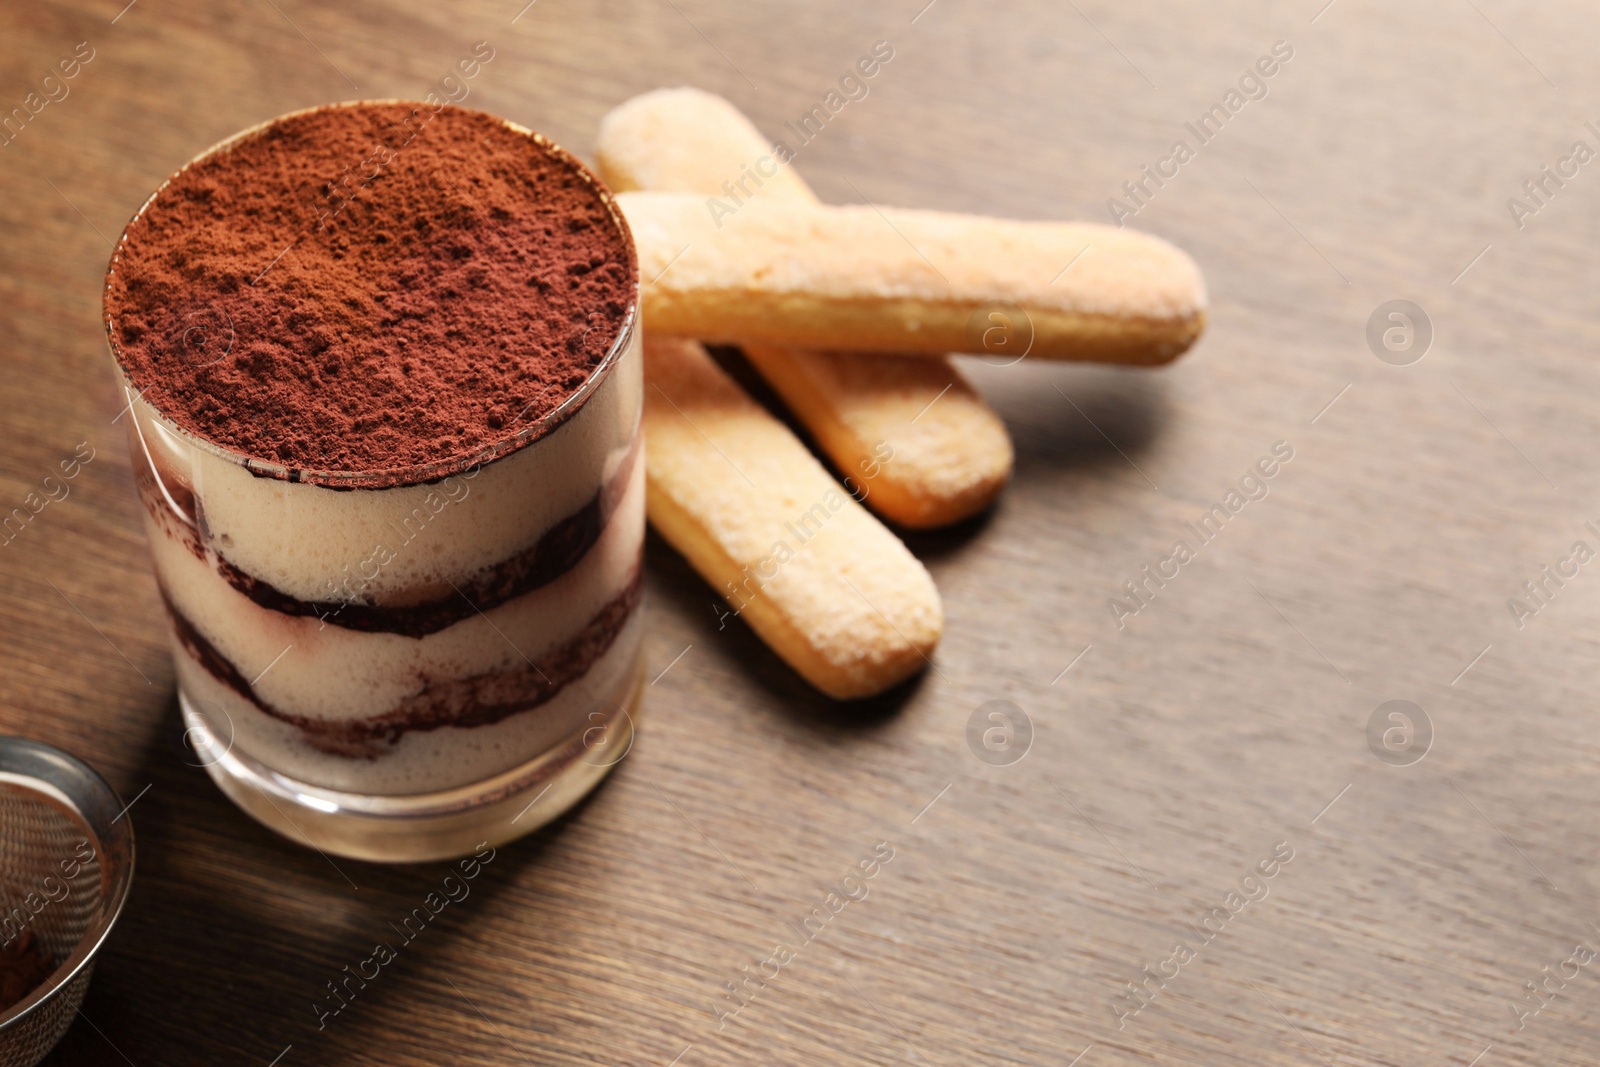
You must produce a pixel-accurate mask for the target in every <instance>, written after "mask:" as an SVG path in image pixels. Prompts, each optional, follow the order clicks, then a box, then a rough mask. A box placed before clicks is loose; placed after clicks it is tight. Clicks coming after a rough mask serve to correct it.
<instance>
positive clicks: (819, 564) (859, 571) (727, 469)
mask: <svg viewBox="0 0 1600 1067" xmlns="http://www.w3.org/2000/svg"><path fill="white" fill-rule="evenodd" d="M644 356H645V406H644V428H645V440H646V444H645V472H646V484H647V492H646V500H647V507H648V510H649V513H650V521H651V523H652V524H653V525H654V526H655V527H656V529H657V530H658V531H659V532H660V533H661V535H662V536H663V537H665V538H666V539H667V541H668V542H669V543H670V544H671V545H672V546H673V547H674V548H676V549H677V550H678V551H679V552H681V553H682V554H683V555H684V557H685V558H687V559H688V560H689V562H690V563H691V564H692V565H693V566H694V568H695V570H697V571H699V572H700V574H701V576H702V577H704V578H705V579H706V581H708V582H709V583H711V586H712V588H713V589H715V590H716V591H717V593H718V594H719V595H721V596H722V597H723V599H725V600H726V601H727V602H728V605H729V610H730V611H731V612H733V613H737V614H739V615H741V616H743V617H744V619H745V620H746V621H747V622H748V623H749V624H750V626H751V627H752V628H753V629H754V630H755V631H756V633H758V634H759V635H760V636H761V639H762V640H763V641H765V642H766V643H767V645H768V646H769V647H771V648H772V650H773V651H774V652H776V653H777V654H778V655H779V656H781V657H782V658H783V659H784V661H785V662H787V663H788V664H789V665H790V666H791V667H793V668H794V669H795V670H796V671H798V672H799V673H800V675H801V676H802V677H804V678H805V679H806V680H807V681H808V682H810V683H811V684H812V685H814V686H816V687H817V688H818V689H820V690H822V691H823V692H824V693H826V694H828V695H829V696H831V697H836V698H839V699H849V698H854V697H866V696H871V695H873V694H875V693H879V692H882V691H883V690H885V689H887V688H889V687H890V686H892V685H894V684H895V683H897V682H900V681H902V680H904V679H906V678H908V677H910V676H911V675H912V674H914V673H916V672H917V671H918V670H920V669H921V668H922V667H923V666H925V665H926V664H927V663H928V662H929V661H928V656H929V655H930V654H931V653H932V652H933V649H934V646H935V645H937V644H938V643H939V636H940V633H941V632H942V630H943V628H944V611H943V608H942V607H941V606H940V603H939V593H938V591H937V590H936V589H934V586H933V579H932V578H930V577H929V576H928V572H927V571H926V570H925V569H924V568H923V566H922V564H921V563H919V562H917V560H916V558H915V557H913V556H912V555H911V553H910V552H908V551H907V550H906V547H905V545H903V544H901V543H900V540H899V538H897V537H895V535H894V534H892V533H890V532H889V530H888V529H887V528H886V527H884V526H883V524H882V523H880V522H879V521H878V520H877V519H875V518H873V517H872V515H871V514H870V513H868V512H867V510H866V509H865V508H863V507H862V506H861V505H859V504H857V503H856V502H855V500H853V499H852V498H851V497H850V495H849V494H848V493H846V492H845V491H844V490H842V489H841V488H840V487H839V484H838V483H837V482H835V481H834V480H833V477H832V476H831V475H830V474H829V473H828V472H827V470H826V469H824V468H823V466H822V464H820V463H818V462H817V460H816V459H815V458H814V457H813V456H812V455H811V453H810V452H808V451H807V450H806V448H805V446H804V445H802V444H801V443H800V441H799V439H798V438H796V437H795V436H794V434H792V433H790V432H789V430H788V428H787V427H785V426H784V425H783V424H782V423H781V422H779V421H778V420H777V419H775V418H773V417H772V415H771V414H769V413H768V412H767V411H766V409H765V408H762V407H761V406H760V405H759V404H757V403H756V402H755V401H754V400H751V399H750V397H749V396H747V395H746V394H745V392H744V391H743V390H741V389H740V388H739V387H738V386H737V385H736V384H735V383H734V382H733V380H732V379H731V378H729V377H728V376H727V375H726V374H725V373H723V371H722V369H721V368H719V367H718V366H717V365H716V364H715V363H714V362H712V360H711V357H710V356H708V355H707V354H706V351H705V349H704V348H702V347H701V346H700V345H699V344H698V343H697V342H694V341H686V340H678V339H674V338H666V337H660V336H652V335H650V334H648V333H647V334H646V335H645V344H644Z"/></svg>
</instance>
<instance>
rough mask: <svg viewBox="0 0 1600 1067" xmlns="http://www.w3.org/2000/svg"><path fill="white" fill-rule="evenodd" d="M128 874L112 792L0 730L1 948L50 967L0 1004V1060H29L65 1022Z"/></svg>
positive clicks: (75, 762) (125, 838) (129, 847)
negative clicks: (27, 950)
mask: <svg viewBox="0 0 1600 1067" xmlns="http://www.w3.org/2000/svg"><path fill="white" fill-rule="evenodd" d="M132 880H133V827H132V825H131V824H130V822H129V820H128V816H127V813H126V811H125V810H124V807H123V804H122V801H121V799H120V798H118V796H117V794H116V791H115V790H113V789H112V788H111V787H110V786H109V785H107V784H106V781H105V779H103V778H101V777H100V776H99V775H98V774H96V773H95V772H94V771H93V770H92V769H91V768H90V767H89V766H88V764H86V763H84V762H83V761H81V760H79V759H77V758H75V757H73V756H69V755H67V754H66V753H65V752H62V751H61V750H60V749H58V748H52V747H51V746H50V745H46V744H42V743H41V742H38V741H30V740H28V739H26V738H22V737H4V736H0V954H6V953H11V954H15V953H18V952H21V951H22V947H23V946H24V945H28V946H31V951H32V952H33V953H36V954H37V956H42V957H43V963H42V966H43V967H49V968H51V972H50V975H49V977H47V978H45V979H44V980H43V981H42V982H41V983H40V984H39V985H38V986H36V987H35V988H34V989H32V990H31V991H30V992H28V993H27V995H25V996H24V997H23V998H22V999H21V1000H20V1001H18V1002H17V1003H15V1004H13V1005H11V1007H9V1008H7V1009H5V1010H3V1011H0V1067H33V1065H34V1064H36V1063H38V1062H39V1061H40V1060H41V1059H43V1058H44V1057H45V1055H46V1054H47V1053H48V1052H49V1051H50V1050H51V1049H52V1048H54V1047H55V1044H56V1042H58V1041H60V1040H61V1036H62V1035H63V1034H65V1033H66V1032H67V1027H69V1026H71V1025H72V1020H73V1019H74V1018H75V1017H76V1015H77V1013H78V1005H79V1004H81V1003H82V1002H83V994H84V992H85V991H86V990H87V989H88V987H89V975H90V973H91V972H92V971H93V969H94V958H95V954H96V953H97V952H99V950H100V946H101V944H102V943H103V942H104V941H105V939H106V935H107V934H108V933H110V932H111V926H112V924H113V923H115V922H116V921H117V916H118V915H119V914H120V913H121V911H122V905H123V902H124V901H126V900H127V898H128V885H129V883H130V882H131V881H132ZM13 958H14V957H13V956H12V955H3V956H0V959H3V960H4V961H6V965H7V966H9V965H10V964H9V961H10V960H12V959H13Z"/></svg>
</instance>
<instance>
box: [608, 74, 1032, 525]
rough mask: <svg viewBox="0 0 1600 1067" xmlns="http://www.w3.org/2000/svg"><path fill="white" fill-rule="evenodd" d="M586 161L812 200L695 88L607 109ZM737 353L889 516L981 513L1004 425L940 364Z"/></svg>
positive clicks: (758, 205)
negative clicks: (594, 150) (591, 157)
mask: <svg viewBox="0 0 1600 1067" xmlns="http://www.w3.org/2000/svg"><path fill="white" fill-rule="evenodd" d="M597 155H598V160H599V169H600V176H601V178H603V179H604V180H605V182H606V183H607V184H608V185H609V186H610V187H611V188H612V189H613V190H615V191H618V192H623V191H629V190H641V189H642V190H653V191H657V192H673V193H693V194H696V195H699V196H705V197H708V198H710V197H715V198H717V200H718V202H719V203H720V204H722V205H724V206H726V205H729V204H737V205H739V206H741V207H752V208H754V209H756V210H760V209H762V208H764V207H766V206H768V205H772V204H784V203H802V204H810V203H815V202H816V197H815V196H813V195H812V192H811V189H810V187H809V186H807V185H806V183H805V181H804V180H803V179H801V177H800V176H799V175H798V174H797V173H796V172H795V169H794V167H793V166H790V165H787V164H782V163H780V162H778V161H777V159H776V158H775V156H774V154H773V152H772V149H771V146H770V145H769V144H768V142H767V141H766V140H764V139H763V138H762V136H761V134H760V132H759V131H757V130H756V128H755V126H754V125H752V124H751V122H750V120H749V119H747V118H746V117H745V116H744V115H743V113H741V112H740V111H739V109H738V108H736V107H734V106H733V105H732V104H731V103H729V102H728V101H727V100H724V99H723V98H722V97H720V96H716V95H713V94H711V93H707V92H702V91H701V90H698V89H657V90H655V91H654V92H649V93H644V94H643V95H641V96H636V97H634V98H633V99H631V100H629V101H627V102H626V103H623V104H621V105H620V106H618V107H617V108H616V109H615V110H613V111H611V112H610V113H609V114H607V115H606V117H605V118H604V119H602V120H601V123H600V139H599V143H598V151H597ZM709 203H710V201H709V200H708V204H709ZM708 210H709V208H708ZM721 210H722V209H721V208H719V209H718V211H719V212H720V211H721ZM745 354H746V355H747V356H748V357H749V358H750V361H751V362H752V363H753V364H754V365H755V366H756V368H757V369H758V370H759V371H760V372H761V374H762V375H763V376H764V377H765V378H766V379H767V381H768V383H770V384H771V385H772V387H773V389H775V390H776V391H777V393H778V395H779V396H781V397H782V398H783V401H784V403H785V404H787V405H788V406H789V409H790V410H791V411H793V412H794V414H795V417H796V418H797V419H799V420H800V422H801V423H802V424H804V425H805V427H806V429H807V430H809V431H810V433H811V435H812V436H813V437H814V438H815V439H816V442H817V444H818V446H819V447H820V448H821V449H822V451H823V452H825V453H826V454H827V456H828V458H829V459H831V460H832V461H833V463H834V466H835V467H836V468H838V470H839V472H840V473H841V474H843V475H844V476H845V477H846V478H848V479H849V480H850V482H849V484H850V485H851V486H852V488H853V489H854V490H855V492H856V494H857V495H858V496H859V495H861V494H863V493H864V494H866V495H865V497H864V498H863V499H864V500H865V502H866V505H867V506H868V507H869V508H871V509H873V510H874V511H876V512H878V514H880V515H883V516H884V517H885V518H887V519H889V520H890V521H892V522H896V523H899V524H900V525H902V526H908V527H916V528H925V527H933V526H944V525H948V524H950V523H953V522H958V521H960V520H961V519H965V518H968V517H969V516H971V515H973V514H975V513H977V512H979V511H981V510H983V509H984V508H986V507H988V506H989V504H990V503H992V502H993V500H994V498H995V497H996V496H997V495H998V494H999V492H1000V490H1001V489H1002V488H1004V486H1005V484H1006V482H1007V480H1008V479H1009V478H1010V476H1011V463H1012V449H1011V438H1010V436H1009V435H1008V434H1007V433H1006V429H1005V424H1004V423H1002V422H1001V421H1000V417H999V416H998V415H996V414H995V413H994V411H993V410H992V409H991V408H990V407H989V406H988V405H987V404H985V403H984V401H983V398H982V397H981V396H979V395H978V392H977V391H976V390H975V389H973V388H972V386H971V384H970V383H968V382H967V380H966V379H965V378H964V377H962V375H961V373H960V372H959V371H957V370H956V368H955V366H954V365H953V364H952V362H951V361H950V360H949V359H929V358H926V357H922V358H899V357H893V356H882V355H879V356H871V357H867V356H861V355H858V354H856V353H824V352H804V351H800V350H796V349H792V348H785V347H779V346H776V345H750V346H747V347H746V349H745Z"/></svg>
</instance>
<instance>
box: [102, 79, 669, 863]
mask: <svg viewBox="0 0 1600 1067" xmlns="http://www.w3.org/2000/svg"><path fill="white" fill-rule="evenodd" d="M637 299H638V267H637V262H636V258H635V255H634V248H633V241H632V237H631V236H630V234H629V232H628V228H627V225H626V224H625V223H624V221H623V220H622V217H621V215H620V213H619V212H618V211H617V210H616V208H615V206H614V205H613V203H612V200H611V197H610V194H609V193H608V192H607V191H606V190H605V188H604V187H603V186H602V185H601V184H600V183H599V181H598V180H597V179H596V178H595V177H594V176H593V175H592V174H591V173H590V172H589V170H588V169H587V168H586V167H584V166H583V164H581V163H580V162H578V161H577V160H576V159H574V158H573V157H572V156H570V155H569V154H567V153H566V152H564V151H563V150H561V149H560V148H558V147H556V146H555V145H553V144H551V143H550V142H549V141H547V140H546V139H544V138H542V137H540V136H539V135H538V134H535V133H533V132H531V131H529V130H526V129H522V128H520V127H518V126H515V125H513V124H511V123H509V122H506V121H504V120H501V119H498V118H495V117H493V116H490V115H487V114H483V113H481V112H476V111H471V110H467V109H462V108H458V107H453V106H448V105H445V106H440V107H434V106H432V105H428V104H411V103H397V102H380V103H353V104H343V105H337V106H330V107H323V108H316V109H312V110H309V111H301V112H296V113H294V114H290V115H285V116H283V117H281V118H278V119H274V120H273V121H271V122H268V123H266V124H264V125H261V126H258V127H255V128H252V129H249V130H246V131H244V132H243V133H240V134H238V135H237V136H235V137H232V138H230V139H229V140H227V141H225V142H223V143H222V144H220V145H218V146H216V147H215V148H213V149H211V150H209V151H208V152H206V153H205V154H203V155H201V156H200V157H198V158H197V159H195V160H194V161H193V162H191V163H189V164H188V165H187V166H185V167H184V168H183V169H182V170H180V171H178V172H177V173H176V174H174V175H173V176H172V177H171V178H169V179H168V180H167V181H166V183H165V184H163V185H162V186H161V188H159V189H158V190H156V192H155V194H154V195H153V196H151V197H150V199H149V200H148V201H147V202H146V203H145V205H144V206H143V207H142V208H141V209H140V210H139V212H138V214H136V215H135V216H134V218H133V220H132V221H131V222H130V223H129V224H128V226H127V229H126V230H125V231H124V233H123V235H122V238H121V240H120V241H119V242H118V244H117V247H116V251H115V252H114V254H113V256H112V259H111V265H110V268H109V270H108V273H107V277H106V289H105V318H106V332H107V336H108V337H109V339H110V344H111V353H112V356H113V358H114V360H115V363H116V366H117V373H118V381H119V384H120V385H121V387H122V389H123V390H124V396H123V397H122V399H123V401H124V403H125V405H126V406H125V408H124V411H123V414H122V415H121V416H119V418H120V419H121V421H122V422H124V423H125V424H126V426H127V429H128V434H129V439H130V442H131V451H132V457H133V463H134V468H135V473H136V476H137V481H138V487H139V493H140V497H141V500H142V503H143V505H144V513H145V520H146V528H147V530H148V533H149V537H150V544H151V549H152V552H153V555H154V561H155V573H156V578H157V581H158V584H159V586H160V590H161V596H162V599H163V600H164V602H165V605H166V617H167V622H168V624H169V626H170V629H171V633H172V638H173V648H174V654H175V657H176V664H177V677H178V699H179V705H180V709H181V712H182V716H183V720H184V725H185V727H186V730H187V733H186V735H185V736H186V740H187V741H188V743H189V746H190V749H191V750H192V753H193V756H192V757H191V758H192V762H194V763H196V764H199V765H202V766H205V767H206V769H207V771H208V772H209V773H210V774H211V776H212V778H213V779H215V780H216V782H217V783H218V785H220V786H221V787H222V789H223V791H224V792H225V793H227V795H228V796H229V797H231V798H232V799H233V800H234V801H235V802H236V803H237V804H239V806H240V807H242V808H243V809H244V810H245V811H247V812H248V813H250V814H251V815H252V816H254V817H255V818H256V819H258V820H260V821H261V822H263V823H265V824H266V825H268V826H270V827H272V828H273V829H275V830H278V831H280V832H282V833H283V834H285V835H286V836H288V837H290V838H292V839H294V840H297V841H301V842H304V843H308V844H311V845H314V846H316V847H317V848H320V849H322V850H324V851H327V852H331V853H336V854H339V855H347V856H355V857H360V858H365V859H374V860H389V861H412V860H425V859H436V858H445V857H450V856H457V855H464V854H466V853H467V852H470V851H472V850H473V849H474V847H475V846H477V845H479V844H480V843H482V842H484V841H489V842H500V841H505V840H509V839H510V838H512V837H515V836H518V835H520V834H522V833H525V832H527V831H529V830H532V829H534V828H536V827H538V826H540V825H542V824H544V823H546V822H548V821H549V820H550V819H552V818H554V817H555V816H557V815H559V814H560V813H562V812H563V811H565V810H566V809H568V808H570V807H571V806H572V805H573V804H574V803H576V802H577V800H578V799H579V798H581V797H582V796H583V795H584V794H585V793H587V792H588V790H589V789H591V788H592V787H593V786H594V785H595V784H596V783H597V782H598V781H599V780H600V779H601V778H602V777H604V775H605V774H606V772H607V771H608V770H609V768H610V767H612V766H614V765H615V764H616V762H617V761H618V760H619V759H620V758H621V757H622V756H623V755H625V754H626V752H627V750H628V747H629V746H630V745H631V743H632V731H633V719H632V711H633V707H634V705H635V702H636V701H637V699H638V692H639V673H638V672H639V668H638V649H639V636H640V613H639V611H638V604H639V592H640V581H641V573H640V568H641V554H642V546H643V538H644V462H643V457H642V455H641V454H640V453H641V439H640V429H639V415H640V407H641V399H642V388H643V387H642V378H641V370H640V367H641V360H640V354H639V332H638V329H637V310H636V309H637Z"/></svg>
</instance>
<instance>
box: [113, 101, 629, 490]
mask: <svg viewBox="0 0 1600 1067" xmlns="http://www.w3.org/2000/svg"><path fill="white" fill-rule="evenodd" d="M586 177H588V172H587V171H586V170H583V169H582V166H581V164H579V163H577V162H576V161H575V160H573V159H572V158H571V157H570V156H567V155H566V154H565V153H563V152H561V151H560V150H559V149H555V148H553V147H552V146H549V145H542V144H540V143H538V142H536V141H535V140H533V139H532V138H530V137H527V136H526V135H523V134H519V133H517V132H516V131H514V130H510V129H508V128H507V127H506V126H505V125H503V124H502V123H501V122H500V121H499V120H497V119H495V118H494V117H492V116H490V115H486V114H483V113H482V112H477V111H470V110H466V109H462V108H456V107H450V106H446V107H444V108H443V109H441V110H440V111H438V112H437V113H435V112H434V110H433V109H432V108H431V107H429V106H428V105H425V104H355V105H344V106H338V107H331V108H325V109H321V110H318V111H313V112H308V113H302V114H298V115H291V116H288V117H285V118H283V119H280V120H278V121H276V122H274V123H273V124H272V125H270V126H268V127H267V128H266V129H264V130H262V131H259V132H258V133H255V134H252V135H251V136H249V137H247V138H245V139H243V140H241V141H238V142H236V143H235V144H234V145H233V146H232V147H231V148H230V149H228V150H225V151H222V152H218V153H214V154H212V155H211V156H209V157H207V158H206V159H204V160H201V161H200V162H197V163H195V164H192V165H190V166H189V167H186V168H185V169H183V170H181V171H179V172H178V173H177V174H176V175H174V176H173V178H172V179H171V181H170V183H169V184H168V185H167V186H166V187H164V188H163V189H162V190H161V191H160V192H159V193H158V194H157V196H156V197H155V199H154V201H153V202H152V203H151V204H150V205H149V206H148V207H147V208H146V209H145V210H144V212H143V213H142V214H141V215H139V216H138V217H136V218H135V219H134V220H133V221H132V222H131V223H129V225H128V228H127V230H126V231H125V233H124V234H123V238H122V240H121V242H120V243H119V245H118V249H117V252H116V253H115V255H114V256H113V257H112V261H111V267H110V269H109V271H108V272H107V276H106V292H105V314H106V322H107V330H108V333H109V335H110V337H111V338H112V341H113V345H114V349H115V351H116V352H117V355H118V358H119V360H120V361H121V363H122V366H123V367H124V368H125V369H126V371H127V373H128V376H129V378H130V379H131V381H132V383H133V385H134V387H135V388H136V389H140V390H143V391H144V392H143V396H144V398H145V399H146V400H148V401H149V402H150V403H152V404H153V405H154V406H155V407H156V408H157V409H158V410H160V411H161V412H162V413H163V414H165V415H166V416H167V417H168V418H170V419H172V420H173V421H174V422H176V423H177V424H178V425H179V426H182V427H183V428H184V429H187V430H189V431H191V432H193V433H195V434H198V435H199V436H201V437H204V438H206V439H208V440H211V441H214V442H216V443H218V444H220V445H223V446H225V447H227V448H230V449H233V450H236V451H239V452H242V453H245V454H247V455H250V456H253V457H257V458H260V459H264V460H268V461H270V462H273V463H277V464H281V465H283V466H285V467H289V468H292V469H295V470H296V471H306V470H309V471H356V472H375V471H389V470H396V469H398V468H405V467H412V466H416V465H419V464H432V463H438V462H441V461H447V460H451V459H454V458H458V457H465V456H468V455H471V454H473V453H475V452H477V451H478V450H480V449H482V448H484V447H485V446H487V445H490V444H493V443H495V442H497V441H500V440H503V439H506V438H510V437H512V436H513V435H515V434H517V433H518V432H520V431H523V430H525V429H527V428H528V426H529V425H530V424H532V423H534V422H536V421H537V420H538V419H539V418H540V417H541V416H542V415H544V414H546V413H548V412H549V411H551V410H552V409H554V408H555V407H556V406H557V405H559V404H560V403H561V402H562V401H564V400H566V399H567V398H569V397H571V396H572V395H573V394H574V393H575V392H576V391H577V390H578V389H579V388H580V387H581V386H582V385H583V383H584V382H585V381H586V380H587V379H588V377H589V375H590V373H591V372H592V370H593V368H594V367H595V365H596V364H598V363H599V362H600V360H601V359H602V358H603V357H604V355H605V354H606V352H607V351H608V350H609V349H610V347H611V345H612V343H613V342H614V341H615V339H616V337H617V335H618V333H619V331H620V329H621V327H622V323H623V321H624V317H625V315H626V312H627V309H628V307H629V306H630V305H631V304H632V302H633V298H634V291H635V286H636V283H637V271H638V267H637V265H636V262H635V259H634V255H633V247H632V242H631V238H630V237H629V236H628V235H627V233H626V231H625V230H622V229H619V228H618V225H617V224H616V223H615V222H613V220H612V216H611V214H610V213H609V212H608V211H607V209H606V206H605V203H604V201H603V200H602V198H601V196H602V193H601V188H602V187H600V185H599V182H598V180H585V179H586Z"/></svg>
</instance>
